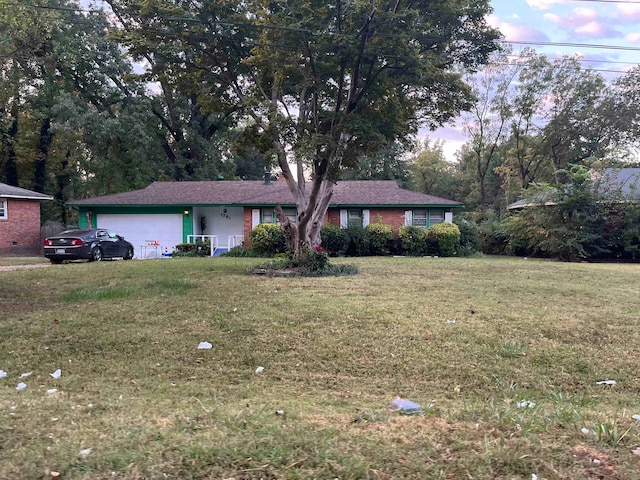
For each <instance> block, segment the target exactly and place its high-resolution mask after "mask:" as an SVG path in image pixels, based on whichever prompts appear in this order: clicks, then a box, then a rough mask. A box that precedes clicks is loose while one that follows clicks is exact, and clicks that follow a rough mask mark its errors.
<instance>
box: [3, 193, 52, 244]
mask: <svg viewBox="0 0 640 480" xmlns="http://www.w3.org/2000/svg"><path fill="white" fill-rule="evenodd" d="M42 200H53V197H50V196H49V195H45V194H43V193H38V192H32V191H31V190H26V189H24V188H20V187H14V186H11V185H7V184H5V183H0V256H4V255H38V254H41V253H42V244H41V240H40V202H41V201H42Z"/></svg>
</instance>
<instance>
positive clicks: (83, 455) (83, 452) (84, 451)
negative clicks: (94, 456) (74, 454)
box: [79, 448, 91, 458]
mask: <svg viewBox="0 0 640 480" xmlns="http://www.w3.org/2000/svg"><path fill="white" fill-rule="evenodd" d="M90 453H91V449H90V448H85V449H83V450H80V453H79V455H80V456H81V457H83V458H84V457H86V456H88V455H89V454H90Z"/></svg>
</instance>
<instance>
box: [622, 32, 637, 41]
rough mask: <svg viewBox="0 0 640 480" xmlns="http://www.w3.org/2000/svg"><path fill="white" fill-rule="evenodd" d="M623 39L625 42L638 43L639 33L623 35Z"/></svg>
mask: <svg viewBox="0 0 640 480" xmlns="http://www.w3.org/2000/svg"><path fill="white" fill-rule="evenodd" d="M624 38H625V40H626V41H627V42H632V43H640V33H638V32H636V33H630V34H629V35H627V36H626V37H624Z"/></svg>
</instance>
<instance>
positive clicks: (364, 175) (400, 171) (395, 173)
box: [341, 143, 409, 187]
mask: <svg viewBox="0 0 640 480" xmlns="http://www.w3.org/2000/svg"><path fill="white" fill-rule="evenodd" d="M404 150H405V148H404V147H403V146H402V145H400V144H399V143H394V144H393V145H391V146H390V147H387V148H383V149H382V150H380V151H378V152H376V153H374V154H372V155H363V156H361V157H359V158H358V159H357V164H356V166H355V167H354V168H348V169H347V170H346V171H345V172H344V173H343V174H342V175H341V179H342V180H396V181H397V182H398V185H400V186H401V187H406V186H408V185H409V169H408V165H407V161H406V160H405V158H404V155H403V153H404Z"/></svg>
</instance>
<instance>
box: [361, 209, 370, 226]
mask: <svg viewBox="0 0 640 480" xmlns="http://www.w3.org/2000/svg"><path fill="white" fill-rule="evenodd" d="M367 225H369V210H362V226H363V227H366V226H367Z"/></svg>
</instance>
